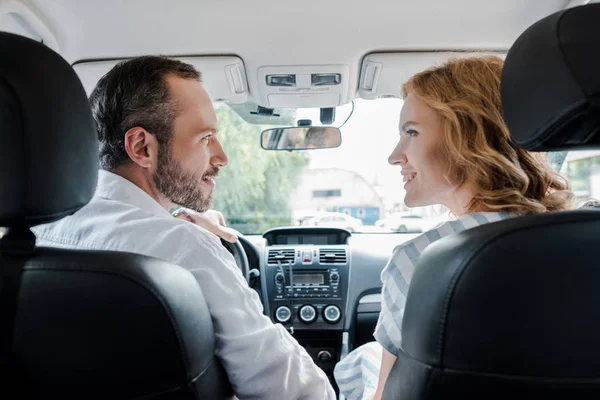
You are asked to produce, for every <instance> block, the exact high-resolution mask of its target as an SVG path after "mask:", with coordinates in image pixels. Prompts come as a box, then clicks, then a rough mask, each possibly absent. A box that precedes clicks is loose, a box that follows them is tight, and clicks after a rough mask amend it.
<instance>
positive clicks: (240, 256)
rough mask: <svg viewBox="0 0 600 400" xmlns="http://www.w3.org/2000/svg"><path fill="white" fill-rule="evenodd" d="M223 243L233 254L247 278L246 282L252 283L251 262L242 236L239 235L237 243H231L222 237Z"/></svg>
mask: <svg viewBox="0 0 600 400" xmlns="http://www.w3.org/2000/svg"><path fill="white" fill-rule="evenodd" d="M221 243H222V244H223V246H224V247H225V248H226V249H227V250H228V251H229V252H230V253H231V254H232V255H233V258H234V259H235V263H236V264H237V266H238V267H239V269H240V270H241V271H242V275H243V276H244V278H245V279H246V282H248V283H250V263H249V262H248V256H247V255H246V251H245V250H244V246H242V242H241V240H240V238H239V237H238V240H237V242H235V243H229V242H228V241H226V240H223V239H221Z"/></svg>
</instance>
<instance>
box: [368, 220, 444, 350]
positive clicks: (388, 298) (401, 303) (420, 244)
mask: <svg viewBox="0 0 600 400" xmlns="http://www.w3.org/2000/svg"><path fill="white" fill-rule="evenodd" d="M438 238H439V235H438V234H437V231H436V230H432V231H428V232H426V233H424V234H422V235H420V236H417V237H416V238H414V239H412V240H410V241H408V242H406V243H403V244H401V245H399V246H397V247H396V248H395V249H394V252H393V253H392V257H391V258H390V260H389V262H388V264H387V265H386V267H385V268H384V269H383V271H381V281H382V283H383V288H382V290H381V312H380V313H379V319H378V320H377V326H376V327H375V332H374V334H373V336H374V337H375V340H377V342H379V344H381V346H382V347H383V348H384V349H386V350H387V351H389V352H390V353H392V354H393V355H395V356H397V355H398V352H399V351H400V345H401V342H402V320H403V319H404V308H405V306H406V297H407V295H408V287H409V285H410V281H411V279H412V276H413V273H414V270H415V265H416V264H417V261H418V259H419V256H420V255H421V252H422V251H423V250H424V249H425V247H427V246H428V245H429V244H431V242H433V241H435V240H437V239H438Z"/></svg>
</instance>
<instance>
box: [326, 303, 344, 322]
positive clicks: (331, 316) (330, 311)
mask: <svg viewBox="0 0 600 400" xmlns="http://www.w3.org/2000/svg"><path fill="white" fill-rule="evenodd" d="M341 316H342V312H341V311H340V309H339V308H338V307H337V306H334V305H329V306H327V307H325V309H324V310H323V318H324V319H325V321H327V322H329V323H331V324H335V323H336V322H338V321H339V320H340V318H341Z"/></svg>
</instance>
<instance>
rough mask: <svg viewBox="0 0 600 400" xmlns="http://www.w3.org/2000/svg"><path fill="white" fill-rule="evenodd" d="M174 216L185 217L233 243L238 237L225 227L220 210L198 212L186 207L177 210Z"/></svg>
mask: <svg viewBox="0 0 600 400" xmlns="http://www.w3.org/2000/svg"><path fill="white" fill-rule="evenodd" d="M175 218H179V219H185V220H186V221H190V222H191V223H194V224H196V225H198V226H200V227H202V228H204V229H206V230H207V231H209V232H211V233H213V234H215V235H217V236H218V237H220V238H221V239H224V240H227V241H228V242H230V243H235V242H237V240H238V237H237V235H236V234H235V233H233V232H231V231H230V230H229V229H227V227H226V226H227V225H226V223H225V218H224V217H223V214H221V212H219V211H216V210H207V211H206V212H203V213H199V212H197V211H193V210H190V209H187V208H184V209H181V210H180V211H178V213H177V215H176V216H175Z"/></svg>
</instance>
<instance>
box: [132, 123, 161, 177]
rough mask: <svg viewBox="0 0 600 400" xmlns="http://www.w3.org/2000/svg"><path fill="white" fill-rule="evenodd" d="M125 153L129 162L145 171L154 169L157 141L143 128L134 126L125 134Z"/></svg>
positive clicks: (156, 156) (156, 158)
mask: <svg viewBox="0 0 600 400" xmlns="http://www.w3.org/2000/svg"><path fill="white" fill-rule="evenodd" d="M125 151H126V152H127V155H128V156H129V158H130V159H131V161H133V162H134V163H135V164H137V165H139V166H140V167H142V168H146V169H152V168H153V167H156V164H157V160H158V141H157V140H156V137H155V136H154V135H152V134H151V133H150V132H148V131H147V130H145V129H144V128H142V127H139V126H135V127H133V128H131V129H129V130H128V131H127V132H125Z"/></svg>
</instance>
